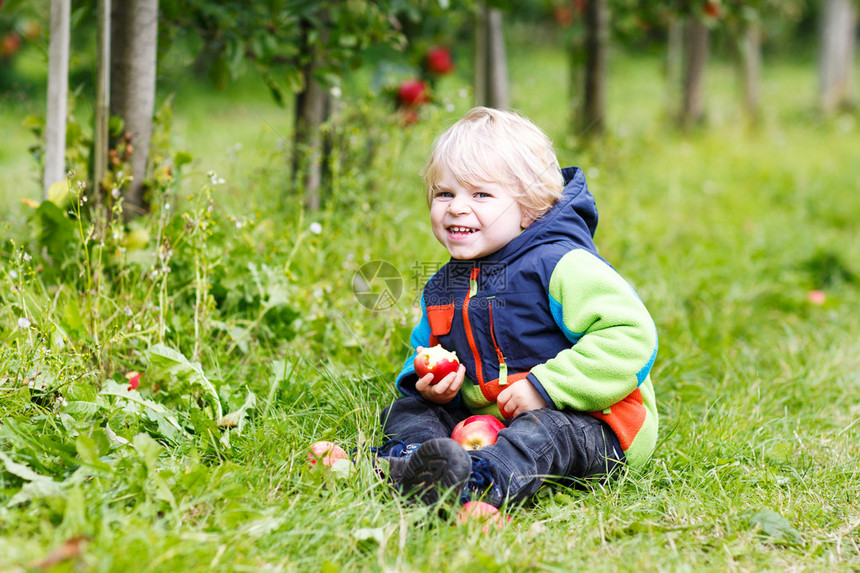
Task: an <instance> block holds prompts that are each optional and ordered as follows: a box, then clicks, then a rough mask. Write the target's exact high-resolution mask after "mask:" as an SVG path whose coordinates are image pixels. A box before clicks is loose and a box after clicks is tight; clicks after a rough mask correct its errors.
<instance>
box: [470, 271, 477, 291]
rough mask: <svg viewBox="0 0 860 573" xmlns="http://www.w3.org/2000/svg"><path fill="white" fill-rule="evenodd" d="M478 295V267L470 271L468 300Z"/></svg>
mask: <svg viewBox="0 0 860 573" xmlns="http://www.w3.org/2000/svg"><path fill="white" fill-rule="evenodd" d="M476 294H478V267H475V268H474V269H472V276H470V277H469V298H472V297H473V296H475V295H476Z"/></svg>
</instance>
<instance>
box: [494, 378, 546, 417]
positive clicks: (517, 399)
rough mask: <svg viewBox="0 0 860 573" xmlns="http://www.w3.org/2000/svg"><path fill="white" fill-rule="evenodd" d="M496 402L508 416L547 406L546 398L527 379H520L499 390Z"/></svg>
mask: <svg viewBox="0 0 860 573" xmlns="http://www.w3.org/2000/svg"><path fill="white" fill-rule="evenodd" d="M496 403H497V404H498V405H499V410H500V411H501V412H502V413H503V414H504V415H505V416H506V417H510V418H513V417H514V416H516V415H517V414H521V413H523V412H528V411H529V410H540V409H541V408H546V407H547V403H546V400H544V399H543V397H542V396H541V395H540V393H539V392H538V391H537V390H536V389H535V387H534V386H532V384H531V382H529V381H528V380H521V381H520V382H518V383H517V384H512V385H511V386H510V387H508V388H505V389H504V390H502V391H501V392H499V396H498V398H496Z"/></svg>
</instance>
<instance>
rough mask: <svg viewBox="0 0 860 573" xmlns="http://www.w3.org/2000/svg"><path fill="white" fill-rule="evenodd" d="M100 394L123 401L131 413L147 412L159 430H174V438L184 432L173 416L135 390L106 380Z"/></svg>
mask: <svg viewBox="0 0 860 573" xmlns="http://www.w3.org/2000/svg"><path fill="white" fill-rule="evenodd" d="M100 394H101V395H104V396H114V397H116V398H121V399H122V400H125V401H126V402H127V404H129V405H130V406H132V412H138V411H140V410H143V411H145V412H147V416H148V417H149V418H150V419H151V420H153V421H154V422H156V423H158V425H159V428H161V427H162V425H164V426H165V427H169V428H172V430H170V431H171V433H172V434H173V430H176V433H175V434H174V435H176V436H182V435H183V434H185V430H183V429H182V426H180V425H179V422H177V421H176V416H175V415H173V414H172V413H170V412H168V411H167V409H166V408H165V407H164V406H162V405H161V404H158V403H156V402H153V401H152V400H147V399H145V398H143V397H141V395H140V393H139V392H138V391H137V390H129V389H128V386H123V385H121V384H117V383H116V382H115V381H114V380H110V379H108V380H106V381H105V385H104V388H102V391H101V393H100ZM162 433H163V432H162Z"/></svg>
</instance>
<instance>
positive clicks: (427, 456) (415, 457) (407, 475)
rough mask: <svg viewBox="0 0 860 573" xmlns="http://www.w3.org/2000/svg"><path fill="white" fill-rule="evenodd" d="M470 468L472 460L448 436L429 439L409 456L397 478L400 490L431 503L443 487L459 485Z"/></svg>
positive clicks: (437, 498) (461, 447) (437, 499)
mask: <svg viewBox="0 0 860 573" xmlns="http://www.w3.org/2000/svg"><path fill="white" fill-rule="evenodd" d="M471 471H472V459H471V458H470V457H469V454H467V453H466V450H464V449H463V446H461V445H460V444H458V443H457V442H455V441H454V440H452V439H450V438H437V439H434V440H428V441H427V442H424V444H422V445H421V447H420V448H418V449H417V450H416V451H415V453H413V454H412V455H411V456H409V461H408V463H407V464H406V467H405V468H404V469H403V476H402V477H401V478H400V491H401V492H402V493H403V494H404V495H406V496H407V497H414V498H417V499H418V500H420V501H421V502H422V503H425V504H427V505H432V504H434V503H436V502H437V501H439V498H440V496H441V495H442V493H443V492H444V491H446V490H449V489H451V488H454V487H457V486H462V485H463V484H464V483H465V482H466V480H468V479H469V474H470V473H471Z"/></svg>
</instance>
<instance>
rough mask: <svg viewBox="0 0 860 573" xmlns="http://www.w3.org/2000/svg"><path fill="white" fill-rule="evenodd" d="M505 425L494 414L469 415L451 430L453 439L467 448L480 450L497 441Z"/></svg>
mask: <svg viewBox="0 0 860 573" xmlns="http://www.w3.org/2000/svg"><path fill="white" fill-rule="evenodd" d="M504 428H505V425H504V424H503V423H501V422H500V421H499V420H497V419H496V418H494V417H493V416H488V415H483V416H469V417H468V418H466V419H465V420H463V421H462V422H460V423H459V424H457V425H456V426H454V431H453V432H451V439H452V440H454V441H455V442H457V443H458V444H460V445H461V446H463V447H464V448H466V449H467V450H480V449H481V448H483V447H484V446H489V445H492V444H495V443H496V439H497V437H498V434H499V430H503V429H504Z"/></svg>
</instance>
